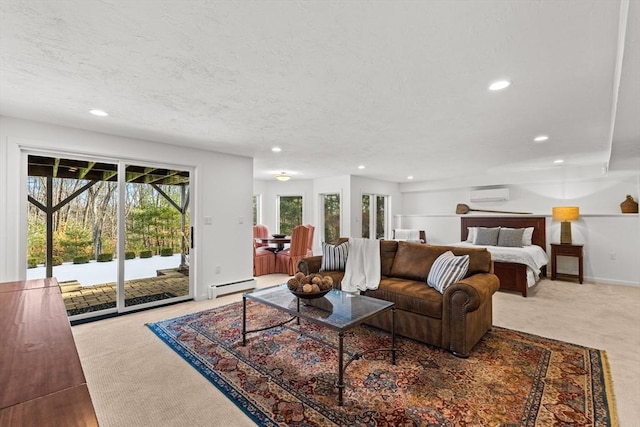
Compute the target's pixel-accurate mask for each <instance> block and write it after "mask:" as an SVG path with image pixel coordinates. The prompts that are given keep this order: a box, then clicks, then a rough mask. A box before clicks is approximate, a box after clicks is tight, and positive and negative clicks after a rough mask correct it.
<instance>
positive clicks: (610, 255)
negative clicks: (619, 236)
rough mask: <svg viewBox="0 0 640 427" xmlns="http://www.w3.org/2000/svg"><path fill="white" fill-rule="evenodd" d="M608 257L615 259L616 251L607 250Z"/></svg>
mask: <svg viewBox="0 0 640 427" xmlns="http://www.w3.org/2000/svg"><path fill="white" fill-rule="evenodd" d="M609 259H610V260H612V261H614V260H615V259H616V253H615V252H609Z"/></svg>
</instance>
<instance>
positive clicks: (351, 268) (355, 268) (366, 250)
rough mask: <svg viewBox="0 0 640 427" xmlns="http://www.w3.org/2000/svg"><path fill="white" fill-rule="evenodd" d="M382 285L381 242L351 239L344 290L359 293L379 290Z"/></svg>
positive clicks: (343, 283) (343, 284) (343, 281)
mask: <svg viewBox="0 0 640 427" xmlns="http://www.w3.org/2000/svg"><path fill="white" fill-rule="evenodd" d="M379 284H380V240H377V239H359V238H349V256H348V257H347V265H346V267H345V271H344V277H343V278H342V290H343V291H345V292H358V291H365V290H367V289H378V285H379Z"/></svg>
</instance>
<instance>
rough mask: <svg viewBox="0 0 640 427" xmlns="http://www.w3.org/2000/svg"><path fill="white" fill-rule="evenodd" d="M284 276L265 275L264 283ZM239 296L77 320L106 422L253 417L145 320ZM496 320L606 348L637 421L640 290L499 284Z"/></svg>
mask: <svg viewBox="0 0 640 427" xmlns="http://www.w3.org/2000/svg"><path fill="white" fill-rule="evenodd" d="M286 277H287V276H284V275H271V276H262V277H260V278H259V280H258V283H259V285H258V286H260V287H263V286H268V285H271V284H276V283H281V282H282V281H283V279H285V278H286ZM239 300H241V294H234V295H226V296H223V297H220V298H218V299H216V300H207V301H199V302H193V301H192V302H187V303H182V304H177V305H174V306H169V307H164V308H159V309H153V310H148V311H144V312H140V313H133V314H129V315H126V316H121V317H116V318H112V319H106V320H101V321H98V322H93V323H87V324H84V325H78V326H74V327H73V333H74V337H75V340H76V344H77V347H78V352H79V354H80V359H81V361H82V366H83V368H84V372H85V375H86V378H87V382H88V384H89V391H90V393H91V397H92V399H93V403H94V406H95V409H96V413H97V416H98V421H99V422H100V425H101V426H102V427H109V426H118V427H123V426H153V427H158V426H225V427H233V426H251V425H254V424H253V423H252V422H251V421H250V420H249V419H248V418H247V417H246V416H245V415H244V414H243V413H242V412H241V411H240V410H239V409H237V408H236V406H235V405H234V404H233V403H231V402H230V401H228V400H227V399H226V398H225V397H224V396H223V395H222V394H221V393H220V392H218V390H217V389H216V388H215V387H214V386H213V385H212V384H210V383H209V382H208V381H207V380H205V379H204V377H202V376H201V375H200V374H198V373H197V372H196V371H195V370H194V369H193V368H191V366H190V365H189V364H188V363H187V362H185V361H184V360H182V359H181V358H180V357H178V356H177V355H176V354H175V352H174V351H173V350H171V349H170V348H169V347H168V346H167V345H165V344H164V343H163V342H162V341H160V340H159V339H158V338H157V337H156V336H155V335H154V334H153V333H152V332H151V331H150V330H149V329H148V328H147V327H146V326H145V323H146V322H154V321H158V320H163V319H167V318H171V317H176V316H180V315H183V314H187V313H192V312H196V311H201V310H206V309H208V308H211V307H215V306H220V305H225V304H228V303H230V302H234V301H239ZM238 315H241V313H238ZM494 324H495V325H499V326H503V327H506V328H511V329H517V330H520V331H525V332H529V333H532V334H537V335H542V336H545V337H549V338H554V339H558V340H562V341H568V342H572V343H576V344H581V345H584V346H589V347H595V348H599V349H604V350H606V351H607V355H608V357H609V362H610V365H611V371H612V376H613V383H614V393H615V398H616V404H617V409H618V417H619V421H620V425H621V426H622V427H636V426H639V425H640V288H638V287H627V286H611V285H596V284H588V283H585V284H583V285H579V284H577V283H572V282H563V281H555V282H552V281H550V280H543V281H542V282H540V283H539V284H538V285H537V286H536V287H535V288H534V289H533V290H532V291H531V296H530V297H528V298H523V297H521V296H519V295H518V294H514V293H505V292H498V293H497V294H496V295H495V297H494Z"/></svg>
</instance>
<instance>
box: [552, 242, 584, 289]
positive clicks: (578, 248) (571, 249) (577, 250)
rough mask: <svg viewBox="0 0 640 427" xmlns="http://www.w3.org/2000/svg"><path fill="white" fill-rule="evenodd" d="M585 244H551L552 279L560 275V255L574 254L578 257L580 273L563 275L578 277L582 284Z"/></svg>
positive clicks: (573, 255)
mask: <svg viewBox="0 0 640 427" xmlns="http://www.w3.org/2000/svg"><path fill="white" fill-rule="evenodd" d="M583 246H584V245H576V244H560V243H552V244H551V280H556V277H557V276H558V267H557V266H558V257H559V256H572V257H576V258H578V274H577V275H575V274H563V273H560V274H561V275H562V276H568V277H573V278H576V279H578V281H579V282H580V284H582V278H583V276H582V271H583V266H582V264H583V262H582V247H583Z"/></svg>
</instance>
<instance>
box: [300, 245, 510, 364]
mask: <svg viewBox="0 0 640 427" xmlns="http://www.w3.org/2000/svg"><path fill="white" fill-rule="evenodd" d="M346 240H348V239H344V238H342V239H340V240H339V241H338V242H336V243H341V242H344V241H346ZM448 250H450V251H452V252H453V253H454V255H464V254H468V255H469V272H468V273H467V276H466V277H465V278H464V279H462V280H460V281H458V282H456V283H453V284H452V285H450V286H449V287H448V288H447V289H446V290H445V292H444V294H441V293H440V292H438V291H437V290H435V289H433V288H432V287H430V286H429V285H427V276H428V275H429V270H430V268H431V265H432V264H433V262H434V261H435V260H436V258H438V256H440V255H441V254H442V253H444V252H446V251H448ZM380 264H381V280H380V285H379V287H378V289H376V290H368V291H365V292H364V293H363V294H364V295H366V296H370V297H373V298H378V299H383V300H386V301H391V302H394V303H395V305H396V322H395V330H396V333H397V334H399V335H402V336H405V337H409V338H413V339H415V340H418V341H422V342H424V343H427V344H431V345H434V346H437V347H440V348H443V349H445V350H448V351H451V352H452V353H453V354H455V355H456V356H459V357H468V356H469V352H470V351H471V349H472V348H473V346H474V345H475V344H476V343H477V342H478V341H479V340H480V338H482V336H483V335H484V334H485V333H486V332H487V331H488V330H489V329H491V326H492V322H493V317H492V316H493V312H492V299H493V294H494V293H495V292H496V291H497V290H498V288H499V287H500V282H499V280H498V277H497V276H496V275H495V274H493V273H492V263H491V254H490V253H489V252H488V251H487V250H486V249H480V248H478V249H475V248H456V247H449V246H434V245H428V244H421V243H413V242H402V241H401V242H396V241H391V240H381V241H380ZM321 265H322V256H321V255H319V256H313V257H307V258H303V259H302V260H300V262H299V263H298V271H301V272H302V273H304V274H310V273H318V272H319V270H320V266H321ZM320 274H322V275H323V276H331V277H332V278H333V280H334V288H336V289H340V288H341V284H342V283H341V281H342V277H343V276H344V271H323V272H320ZM309 302H310V303H313V302H312V301H309ZM368 323H369V324H371V325H372V326H376V327H379V328H382V329H384V330H387V331H388V330H391V312H389V311H387V312H385V314H383V315H380V316H376V317H375V318H373V319H371V320H370V321H369V322H368Z"/></svg>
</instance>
